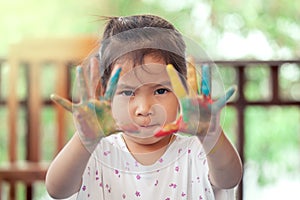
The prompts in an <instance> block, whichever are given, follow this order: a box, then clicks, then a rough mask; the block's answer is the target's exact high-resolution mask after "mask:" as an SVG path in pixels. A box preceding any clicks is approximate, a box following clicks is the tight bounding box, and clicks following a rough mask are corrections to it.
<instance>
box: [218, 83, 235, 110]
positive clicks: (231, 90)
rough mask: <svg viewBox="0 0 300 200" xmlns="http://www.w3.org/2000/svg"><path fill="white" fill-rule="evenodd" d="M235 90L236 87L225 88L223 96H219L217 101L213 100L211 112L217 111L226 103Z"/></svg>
mask: <svg viewBox="0 0 300 200" xmlns="http://www.w3.org/2000/svg"><path fill="white" fill-rule="evenodd" d="M236 90H237V87H236V86H232V87H231V88H229V89H228V90H227V92H226V93H225V95H224V96H223V97H221V98H219V99H218V100H217V101H215V102H214V103H213V104H212V113H217V112H219V111H220V110H221V109H222V108H223V107H224V106H225V105H226V103H227V102H228V100H229V99H230V98H231V97H232V95H233V94H234V93H235V92H236Z"/></svg>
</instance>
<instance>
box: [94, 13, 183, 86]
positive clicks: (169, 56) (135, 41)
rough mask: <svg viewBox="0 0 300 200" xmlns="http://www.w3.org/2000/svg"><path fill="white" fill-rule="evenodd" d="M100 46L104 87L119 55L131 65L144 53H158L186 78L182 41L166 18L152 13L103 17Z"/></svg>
mask: <svg viewBox="0 0 300 200" xmlns="http://www.w3.org/2000/svg"><path fill="white" fill-rule="evenodd" d="M105 19H106V20H107V22H106V26H105V30H104V33H103V37H102V39H101V44H100V49H99V59H100V74H101V85H102V87H103V89H104V90H105V88H106V85H107V82H108V79H109V77H110V74H111V71H112V66H113V65H114V63H115V62H116V61H117V60H118V59H120V58H121V57H124V56H126V58H130V59H131V60H132V61H133V62H134V65H139V64H143V63H142V62H143V58H144V56H146V55H148V54H150V53H157V54H158V55H159V56H161V57H162V58H163V59H164V60H165V62H166V63H167V64H172V65H173V66H174V67H175V69H176V70H177V71H178V72H179V73H180V74H181V75H183V76H184V77H186V60H185V49H186V46H185V43H184V41H183V38H182V35H181V34H180V33H179V32H178V31H177V30H176V29H175V27H174V26H173V25H172V24H171V23H170V22H168V21H167V20H165V19H163V18H161V17H158V16H154V15H134V16H126V17H106V18H105Z"/></svg>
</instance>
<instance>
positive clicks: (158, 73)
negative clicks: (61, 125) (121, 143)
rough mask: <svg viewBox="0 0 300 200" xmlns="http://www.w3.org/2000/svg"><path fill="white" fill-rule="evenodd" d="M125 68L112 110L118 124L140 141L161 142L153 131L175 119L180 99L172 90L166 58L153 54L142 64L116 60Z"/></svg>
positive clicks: (118, 65) (116, 66) (146, 142)
mask: <svg viewBox="0 0 300 200" xmlns="http://www.w3.org/2000/svg"><path fill="white" fill-rule="evenodd" d="M120 67H121V68H122V72H121V76H120V79H119V82H118V85H117V89H116V93H115V96H114V98H113V100H112V113H113V117H114V119H115V121H116V124H117V126H118V127H119V128H120V129H121V130H123V131H124V133H125V134H126V135H127V136H129V137H130V138H131V139H133V140H135V141H136V142H138V143H140V144H151V143H155V142H158V141H159V140H160V139H161V138H157V137H154V134H155V133H156V132H157V131H158V130H160V129H161V128H162V126H163V125H164V124H166V123H171V122H173V121H175V120H176V118H177V114H178V110H179V103H178V99H177V97H176V96H175V94H174V93H173V89H172V86H171V82H170V79H169V76H168V74H167V71H166V63H165V61H164V60H163V59H160V58H158V57H157V56H153V55H151V54H149V55H146V56H145V57H144V64H143V65H142V66H135V67H132V64H131V63H128V62H125V63H122V64H120V63H117V64H115V65H114V69H117V68H120Z"/></svg>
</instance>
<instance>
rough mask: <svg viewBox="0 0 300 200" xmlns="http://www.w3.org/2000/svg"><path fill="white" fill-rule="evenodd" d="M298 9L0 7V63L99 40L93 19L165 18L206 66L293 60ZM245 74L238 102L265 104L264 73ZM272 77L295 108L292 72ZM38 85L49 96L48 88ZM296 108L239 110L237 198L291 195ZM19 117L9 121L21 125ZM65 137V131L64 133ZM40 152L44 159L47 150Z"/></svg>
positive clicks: (149, 4) (108, 1)
mask: <svg viewBox="0 0 300 200" xmlns="http://www.w3.org/2000/svg"><path fill="white" fill-rule="evenodd" d="M299 8H300V1H295V0H284V1H283V0H265V1H260V0H218V1H213V0H210V1H209V0H185V1H184V0H164V1H161V0H88V1H87V0H64V1H58V0H1V2H0V58H1V59H5V58H6V57H7V56H8V49H9V46H10V45H11V44H14V43H17V42H19V41H21V40H22V39H26V38H33V39H34V38H45V37H73V36H81V35H95V36H100V35H101V33H102V30H103V22H102V21H101V20H99V18H100V16H112V15H113V16H115V15H117V16H121V15H133V14H145V13H149V14H156V15H160V16H162V17H164V18H166V19H168V20H169V21H170V22H172V23H173V24H174V25H175V26H176V27H177V28H178V29H179V30H180V31H181V32H182V33H183V34H184V35H185V36H186V37H189V38H191V39H193V40H194V41H195V42H197V43H198V44H199V45H200V46H202V47H203V49H205V51H206V52H207V54H208V55H209V56H210V57H211V58H212V59H213V60H241V59H243V60H285V59H300V23H299V22H300V12H299V11H300V10H299ZM28 51H30V49H29V50H28ZM8 70H9V69H8V66H6V67H5V66H4V68H3V73H1V76H2V77H1V79H2V80H3V81H2V84H1V93H2V96H1V98H5V96H6V95H7V92H8V91H7V85H8V84H9V83H8V82H7V78H6V77H7V75H6V72H8ZM246 74H247V77H248V80H250V81H249V83H248V85H247V87H246V90H247V91H246V97H247V98H248V99H250V100H251V99H252V100H255V99H257V98H261V97H262V98H264V97H268V94H270V87H268V86H269V82H268V79H267V78H266V77H267V76H268V75H267V74H268V71H266V69H265V68H264V67H259V66H258V67H255V68H251V69H248V70H247V72H246ZM225 75H226V73H225ZM227 75H228V76H230V74H227ZM46 76H49V77H51V76H52V77H53V76H55V75H51V74H49V73H48V74H47V75H46ZM280 76H281V81H283V82H282V83H281V85H283V86H284V88H285V93H284V94H285V95H287V96H289V98H290V99H292V100H294V101H300V67H299V66H298V65H288V66H286V68H285V70H283V71H282V72H281V73H280ZM224 79H225V80H226V77H224ZM45 82H47V81H45ZM49 83H51V82H48V84H49ZM43 84H44V87H45V88H46V89H47V88H48V90H49V91H48V92H49V93H51V86H48V85H47V84H45V83H43ZM19 90H23V89H22V88H19ZM299 109H300V108H299V106H287V107H279V106H271V107H251V108H248V109H246V111H245V112H246V113H245V117H246V119H245V120H246V127H245V129H246V130H245V133H246V135H245V163H244V168H245V173H244V196H243V199H245V200H252V199H257V200H260V199H261V200H263V199H272V200H275V199H278V200H279V199H295V198H296V196H299V193H300V192H299V188H300V154H299V153H300V110H299ZM235 117H236V114H235V112H234V110H233V109H231V108H230V107H228V108H226V119H225V124H224V129H225V131H227V132H229V133H232V132H235V127H236V126H235V123H236V120H235ZM20 118H21V119H16V120H21V121H22V120H23V119H22V116H21V117H20ZM6 119H7V111H6V109H5V106H4V107H1V108H0V163H1V162H5V159H6V157H5V152H6V151H7V149H6V148H7V146H5V145H4V144H3V143H2V142H1V141H4V140H5V138H6V136H5V134H7V125H6ZM43 119H44V123H43V124H44V125H43V129H44V130H45V132H46V133H48V134H49V137H51V131H53V130H52V127H51V123H52V119H53V113H51V111H47V110H46V111H45V112H44V113H43ZM23 121H24V120H23ZM73 131H74V128H72V127H71V128H70V134H72V133H73ZM229 135H230V134H229ZM232 140H234V136H232ZM46 145H47V144H46ZM49 148H50V149H51V147H49ZM45 149H48V148H45ZM44 151H45V150H44ZM44 153H45V154H46V156H45V157H46V159H47V151H45V152H44ZM48 159H51V157H48ZM38 188H39V189H38V192H37V193H36V195H35V196H36V199H48V198H49V197H48V196H47V194H46V191H45V188H44V185H43V184H42V183H41V184H40V185H39V186H38ZM19 190H20V192H19V193H20V196H19V199H23V196H22V187H21V188H20V189H19Z"/></svg>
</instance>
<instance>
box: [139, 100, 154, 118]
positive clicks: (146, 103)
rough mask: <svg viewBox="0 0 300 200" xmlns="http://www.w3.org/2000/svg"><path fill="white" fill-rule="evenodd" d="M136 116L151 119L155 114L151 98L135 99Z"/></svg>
mask: <svg viewBox="0 0 300 200" xmlns="http://www.w3.org/2000/svg"><path fill="white" fill-rule="evenodd" d="M135 106H136V108H135V115H136V116H144V117H149V116H151V115H153V114H154V110H153V101H152V99H151V98H149V97H145V96H139V97H137V98H136V99H135Z"/></svg>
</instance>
